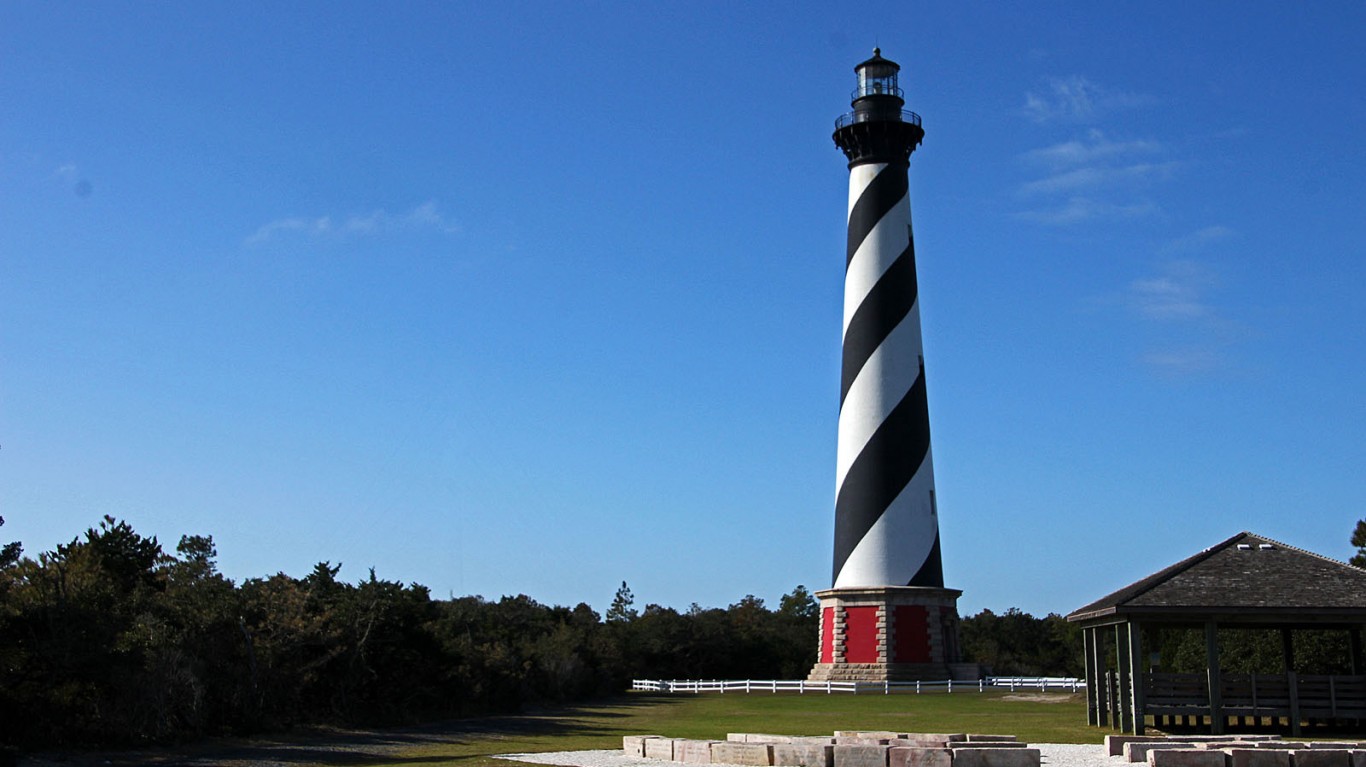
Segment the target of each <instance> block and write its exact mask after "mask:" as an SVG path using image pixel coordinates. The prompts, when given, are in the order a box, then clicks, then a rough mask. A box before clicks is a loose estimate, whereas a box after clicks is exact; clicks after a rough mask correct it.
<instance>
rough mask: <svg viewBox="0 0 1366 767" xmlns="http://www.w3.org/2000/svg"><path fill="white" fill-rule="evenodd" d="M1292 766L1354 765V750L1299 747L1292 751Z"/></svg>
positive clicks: (1350, 766) (1341, 766)
mask: <svg viewBox="0 0 1366 767" xmlns="http://www.w3.org/2000/svg"><path fill="white" fill-rule="evenodd" d="M1290 764H1291V767H1352V752H1351V751H1348V750H1347V749H1345V748H1297V749H1293V750H1292V751H1291V752H1290Z"/></svg>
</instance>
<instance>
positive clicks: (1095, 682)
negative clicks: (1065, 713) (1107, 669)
mask: <svg viewBox="0 0 1366 767" xmlns="http://www.w3.org/2000/svg"><path fill="white" fill-rule="evenodd" d="M1081 642H1082V655H1083V656H1084V657H1083V658H1082V662H1083V663H1084V664H1085V665H1086V723H1087V724H1089V725H1091V726H1092V727H1096V726H1098V725H1100V724H1101V721H1100V703H1099V701H1100V670H1099V669H1098V668H1096V630H1095V629H1093V628H1092V629H1082V632H1081Z"/></svg>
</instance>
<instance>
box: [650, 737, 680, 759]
mask: <svg viewBox="0 0 1366 767" xmlns="http://www.w3.org/2000/svg"><path fill="white" fill-rule="evenodd" d="M645 758H646V759H667V760H669V761H673V758H674V740H673V738H646V739H645Z"/></svg>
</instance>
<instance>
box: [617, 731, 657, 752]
mask: <svg viewBox="0 0 1366 767" xmlns="http://www.w3.org/2000/svg"><path fill="white" fill-rule="evenodd" d="M658 737H659V736H658V735H625V736H623V737H622V739H621V752H622V753H623V754H625V755H626V756H636V757H643V756H645V741H646V740H649V739H650V738H658Z"/></svg>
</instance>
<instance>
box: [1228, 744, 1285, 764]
mask: <svg viewBox="0 0 1366 767" xmlns="http://www.w3.org/2000/svg"><path fill="white" fill-rule="evenodd" d="M1224 753H1225V754H1228V767H1290V752H1289V751H1280V750H1277V749H1272V748H1228V749H1224Z"/></svg>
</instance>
